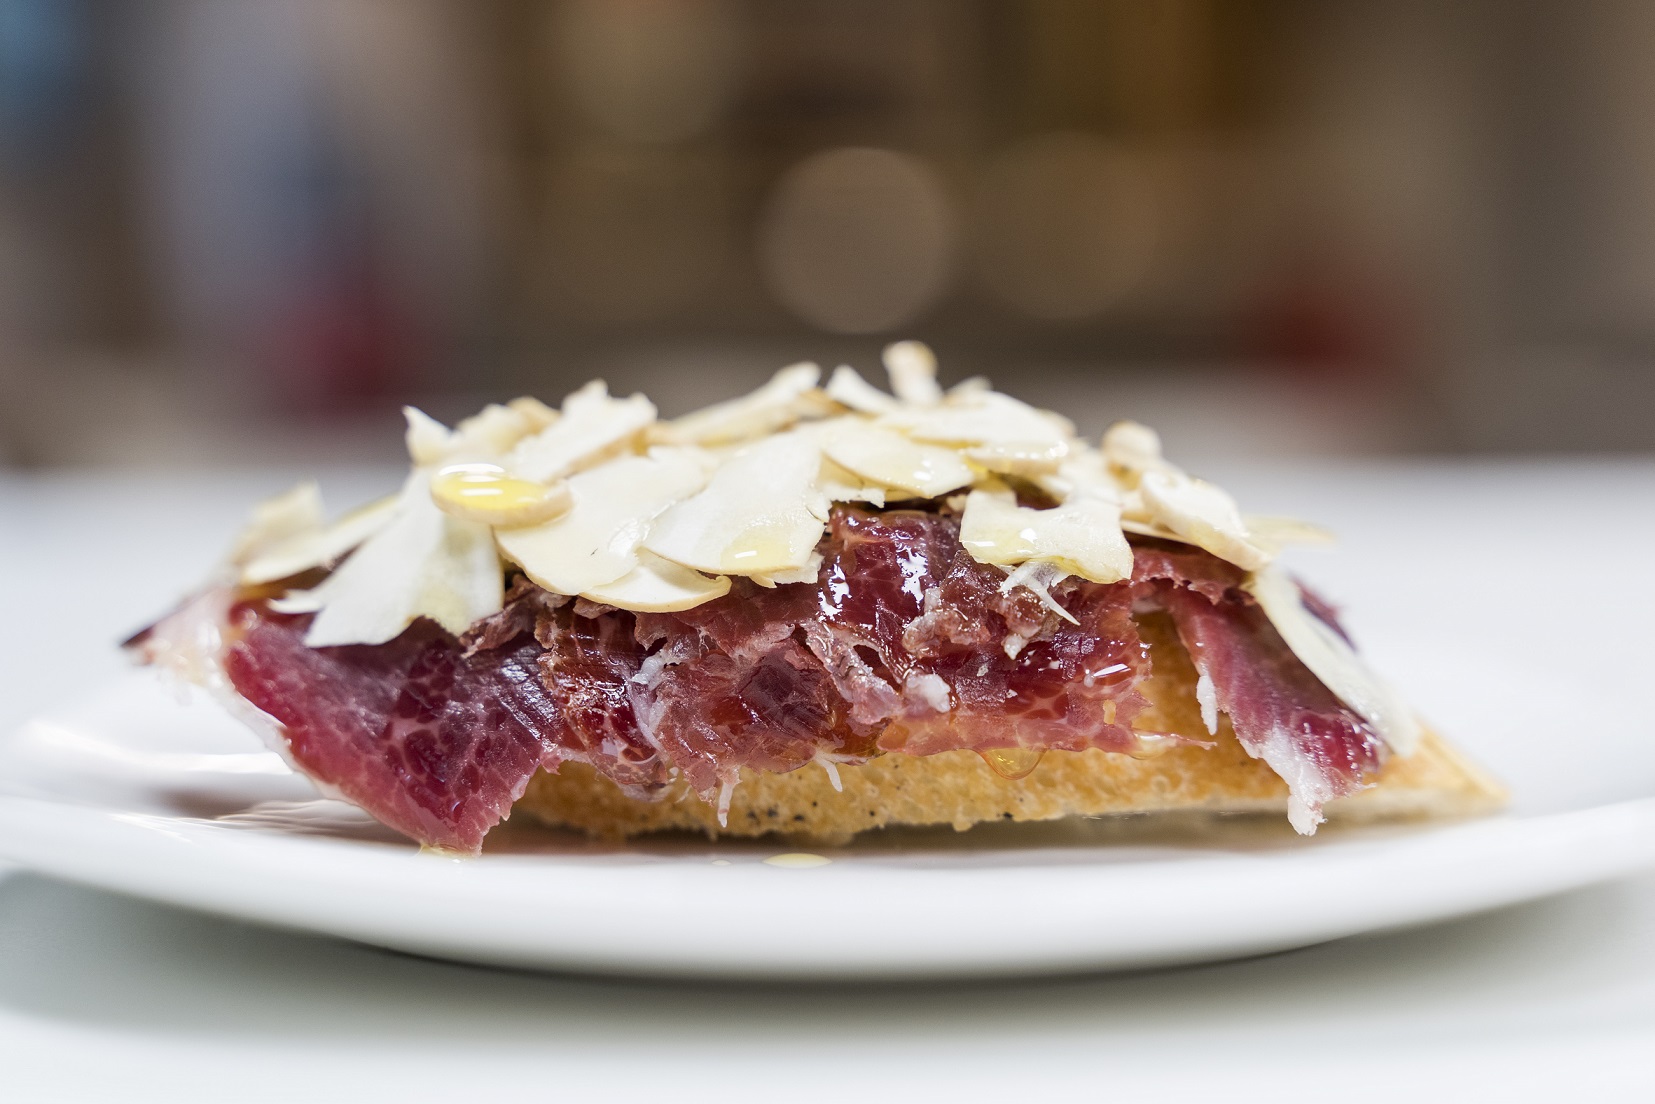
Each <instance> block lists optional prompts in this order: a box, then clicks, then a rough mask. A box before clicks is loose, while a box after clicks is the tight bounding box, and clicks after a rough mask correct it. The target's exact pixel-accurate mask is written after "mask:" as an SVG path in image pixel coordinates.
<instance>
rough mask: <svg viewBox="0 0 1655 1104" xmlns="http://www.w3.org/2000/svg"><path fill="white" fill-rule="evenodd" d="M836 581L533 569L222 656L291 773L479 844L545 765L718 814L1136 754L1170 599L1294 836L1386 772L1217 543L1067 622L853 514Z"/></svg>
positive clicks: (918, 517)
mask: <svg viewBox="0 0 1655 1104" xmlns="http://www.w3.org/2000/svg"><path fill="white" fill-rule="evenodd" d="M820 551H821V552H822V555H823V562H822V568H821V571H820V574H819V576H818V578H817V580H816V582H815V583H814V584H811V583H798V584H791V585H786V586H779V587H774V588H769V589H766V588H763V587H759V586H757V585H756V584H753V583H750V582H748V581H746V580H736V581H735V585H734V586H733V587H732V590H731V592H730V593H729V594H728V595H727V596H726V597H724V598H722V599H719V600H718V601H715V602H711V603H708V604H706V605H703V606H700V607H697V608H695V609H692V610H687V611H685V612H682V613H676V614H638V615H634V614H631V613H628V612H625V611H621V610H612V609H608V608H607V607H601V606H595V605H593V604H591V603H586V602H570V601H569V600H568V599H565V598H562V597H559V596H555V595H549V594H547V593H545V592H544V591H541V590H539V589H538V588H536V587H534V586H533V585H532V584H529V583H527V582H526V581H525V580H521V579H519V580H518V581H517V582H516V583H515V584H514V585H513V587H512V589H511V591H510V592H509V593H508V596H507V602H506V605H505V608H504V609H503V610H502V611H501V612H500V613H499V614H496V615H495V616H493V617H490V618H487V619H485V620H484V621H482V622H479V623H478V624H477V625H475V626H473V627H472V629H471V631H469V632H468V633H467V634H466V635H465V637H464V638H463V639H460V640H456V639H455V638H453V637H451V636H449V635H448V634H447V633H445V632H443V631H442V630H440V629H438V628H437V627H435V626H434V625H431V624H429V623H425V622H420V623H417V624H416V625H415V626H414V627H412V628H410V629H409V630H408V631H407V632H405V633H404V634H403V635H402V636H400V637H398V638H397V639H396V640H394V641H392V642H390V643H388V644H384V645H378V646H373V647H367V646H352V647H342V648H321V649H311V648H307V647H305V646H304V644H303V636H304V632H305V628H306V626H307V624H308V619H307V618H304V617H288V616H282V615H278V614H275V613H273V612H271V611H269V609H268V608H267V607H266V606H265V605H264V604H263V603H259V602H248V603H244V604H242V605H241V606H239V607H237V609H236V611H235V613H234V614H233V620H234V621H235V622H236V626H235V632H234V633H232V636H233V637H235V638H236V643H235V644H234V645H232V646H231V647H230V648H229V649H228V651H227V652H226V653H225V655H224V658H223V666H224V669H225V672H226V674H227V675H228V677H229V679H230V681H231V683H232V685H233V686H234V688H235V689H236V690H237V691H238V692H239V693H240V694H241V695H242V696H243V697H244V698H246V699H247V700H248V701H250V702H252V703H253V704H254V705H256V706H258V707H259V708H260V709H262V710H264V711H265V712H266V713H268V714H269V715H271V716H272V717H274V718H275V719H276V720H277V721H278V722H280V724H281V725H282V727H283V731H284V735H285V739H286V740H287V743H288V745H289V747H290V749H291V752H292V756H293V758H294V760H295V762H297V763H298V765H299V766H300V767H301V768H302V769H303V770H305V771H306V772H307V773H308V774H310V775H311V776H312V777H314V778H316V779H317V780H318V781H320V782H321V783H323V784H325V785H326V786H329V787H331V788H332V789H334V790H336V791H338V792H339V793H341V794H343V795H344V796H345V797H347V798H349V799H350V800H352V801H354V802H356V803H357V804H359V805H361V806H362V807H363V808H365V809H367V810H368V811H369V812H370V813H372V814H373V815H374V816H376V817H378V818H379V819H380V820H382V821H384V822H385V823H387V824H389V825H391V826H392V827H394V828H396V829H398V830H399V831H402V832H404V833H406V834H408V835H409V836H412V837H413V838H415V839H418V840H420V841H422V842H425V843H428V844H433V845H437V846H442V847H448V848H453V849H457V850H462V851H475V850H477V849H478V848H479V847H480V846H481V843H482V839H483V836H484V834H485V833H486V832H487V831H488V830H489V828H491V827H492V826H493V825H494V824H495V823H497V822H498V821H499V820H500V819H502V818H503V817H504V816H505V815H506V814H507V813H508V812H509V811H510V808H511V804H512V802H513V801H514V800H516V798H517V797H518V796H520V795H521V794H522V792H523V789H524V787H525V786H526V785H527V783H528V780H529V778H530V777H531V776H532V775H533V774H534V772H535V771H537V770H539V769H542V768H544V769H547V770H556V769H557V767H558V766H559V765H560V764H562V763H565V762H570V761H578V762H583V763H587V764H590V765H591V766H592V767H593V768H594V769H596V770H598V771H599V772H601V773H603V774H604V775H606V776H607V777H609V778H610V779H611V780H613V781H614V782H616V783H617V784H619V785H621V786H623V787H624V788H626V789H627V791H628V792H629V793H631V794H632V795H633V796H636V797H647V796H649V795H650V794H651V793H652V792H654V791H656V790H658V789H660V787H661V786H663V785H664V784H665V783H667V782H668V781H670V780H671V779H672V778H673V777H674V776H681V777H683V778H684V779H686V780H687V781H688V782H689V783H690V784H691V785H692V786H693V787H694V788H696V789H697V790H698V791H700V792H701V793H702V795H703V796H704V797H706V798H708V799H709V800H717V799H718V798H719V797H720V796H721V794H722V796H725V797H727V796H728V793H729V787H730V786H732V785H733V784H735V782H736V781H737V779H738V778H739V775H740V770H741V768H743V767H749V768H755V769H759V770H766V771H776V772H781V771H788V770H793V769H796V768H798V767H801V766H803V765H805V764H808V763H810V762H812V761H813V760H818V759H826V760H828V761H830V762H831V761H852V762H854V761H859V760H863V759H866V758H867V757H869V756H872V755H875V754H878V753H879V752H881V751H888V750H901V751H904V752H907V753H910V754H916V755H928V754H933V753H936V752H941V751H948V750H954V749H960V748H967V749H973V750H979V751H986V750H990V749H995V748H1008V747H1025V748H1030V749H1035V750H1049V749H1061V750H1081V749H1085V748H1101V749H1104V750H1107V751H1119V752H1134V751H1137V750H1140V749H1141V748H1142V747H1144V746H1145V744H1146V742H1153V741H1155V740H1156V739H1158V737H1156V736H1155V735H1153V734H1147V735H1146V734H1139V733H1137V732H1135V731H1134V729H1133V724H1132V723H1133V718H1134V717H1135V716H1136V715H1137V714H1138V713H1139V712H1140V711H1141V710H1142V709H1143V708H1144V706H1145V700H1144V698H1143V697H1142V695H1141V694H1140V693H1139V690H1138V684H1139V682H1140V680H1141V679H1142V678H1143V677H1144V675H1145V674H1147V672H1148V671H1149V664H1150V657H1149V655H1148V650H1147V648H1146V646H1145V645H1144V643H1143V642H1142V640H1141V639H1140V638H1139V636H1138V632H1137V629H1136V626H1135V623H1134V621H1133V611H1134V609H1135V608H1136V609H1142V608H1145V607H1146V606H1149V607H1155V608H1161V609H1165V610H1166V611H1167V612H1169V613H1170V614H1171V615H1172V616H1173V618H1174V620H1175V622H1176V623H1177V626H1178V630H1179V633H1180V636H1181V638H1182V639H1183V641H1184V642H1185V644H1186V646H1187V647H1188V648H1189V649H1190V651H1191V653H1192V654H1193V655H1194V656H1195V657H1196V662H1197V665H1198V667H1199V669H1200V670H1201V671H1202V672H1203V673H1204V674H1205V675H1206V676H1207V678H1208V679H1210V680H1211V685H1212V686H1213V687H1214V689H1215V691H1216V696H1217V701H1218V705H1219V706H1220V707H1221V708H1222V709H1224V710H1225V711H1226V712H1227V713H1228V714H1229V715H1230V717H1231V719H1232V721H1233V723H1234V726H1235V728H1236V732H1237V735H1238V737H1239V738H1240V739H1241V741H1242V743H1243V745H1244V746H1245V747H1246V748H1247V749H1248V751H1249V752H1251V753H1252V754H1254V755H1255V756H1258V757H1260V758H1263V759H1264V760H1265V761H1266V762H1268V763H1269V765H1270V766H1271V767H1272V768H1274V769H1275V770H1276V771H1277V772H1278V773H1279V774H1281V775H1282V777H1283V778H1285V779H1286V780H1287V781H1288V784H1289V786H1290V787H1291V788H1292V790H1293V794H1294V818H1295V819H1294V822H1295V824H1297V825H1299V826H1300V827H1301V830H1308V827H1309V826H1313V825H1314V822H1315V819H1316V818H1318V817H1319V815H1320V813H1319V810H1320V808H1321V805H1322V803H1323V802H1325V801H1327V800H1329V799H1330V798H1331V797H1334V796H1338V795H1340V794H1344V793H1348V792H1350V791H1351V790H1352V789H1354V788H1356V787H1357V786H1359V785H1360V784H1361V779H1362V776H1363V774H1364V773H1365V772H1367V771H1369V770H1372V769H1373V768H1374V767H1375V766H1377V765H1378V761H1379V745H1378V742H1377V741H1376V740H1375V739H1374V737H1373V734H1372V733H1371V732H1370V731H1369V730H1368V729H1367V728H1366V726H1364V725H1363V724H1362V722H1361V721H1359V720H1358V719H1356V718H1355V717H1354V716H1353V715H1352V714H1350V712H1349V711H1348V710H1346V709H1344V708H1343V707H1342V706H1341V705H1339V703H1338V702H1337V700H1335V699H1334V698H1333V697H1332V695H1331V694H1330V693H1329V692H1328V691H1327V690H1326V689H1325V688H1323V687H1322V686H1321V684H1320V683H1319V682H1317V681H1316V679H1315V678H1314V677H1313V676H1311V675H1310V673H1309V671H1308V670H1306V669H1305V668H1304V667H1303V665H1302V664H1300V663H1299V661H1298V660H1297V659H1296V658H1294V657H1293V655H1292V654H1291V652H1289V651H1288V650H1287V648H1286V646H1285V645H1284V644H1283V643H1282V642H1281V640H1280V638H1279V636H1277V634H1276V633H1275V631H1274V629H1273V628H1271V627H1270V625H1269V623H1268V622H1267V621H1266V620H1265V619H1264V617H1263V615H1262V613H1261V612H1260V611H1259V610H1258V609H1257V607H1256V606H1255V605H1254V604H1253V603H1252V600H1251V599H1250V598H1249V597H1248V596H1247V595H1246V593H1245V592H1244V591H1243V590H1241V589H1240V584H1241V582H1242V580H1243V575H1242V573H1241V572H1240V571H1239V570H1238V569H1236V568H1234V567H1233V566H1231V565H1229V564H1227V563H1224V562H1223V561H1221V560H1218V559H1216V558H1214V557H1212V556H1210V555H1208V554H1207V553H1205V552H1202V551H1200V550H1198V549H1193V548H1188V547H1186V546H1182V545H1175V544H1168V543H1163V542H1158V541H1143V542H1140V543H1139V545H1138V547H1137V552H1136V569H1135V572H1134V575H1133V578H1132V579H1131V580H1129V581H1126V582H1122V583H1118V584H1113V585H1108V586H1103V585H1098V584H1093V583H1086V582H1082V581H1079V580H1067V581H1065V582H1062V583H1059V584H1057V585H1055V586H1053V587H1052V588H1051V597H1052V600H1053V602H1055V603H1056V604H1057V605H1060V606H1061V607H1062V610H1063V611H1064V613H1065V614H1067V617H1065V616H1060V615H1059V613H1058V612H1057V611H1056V610H1054V609H1053V608H1051V607H1050V606H1049V605H1047V604H1046V603H1045V602H1043V601H1042V600H1041V598H1040V597H1039V596H1038V595H1036V594H1034V593H1033V592H1031V591H1029V590H1026V589H1023V588H1013V589H1009V590H1008V589H1006V588H1005V582H1006V576H1005V574H1004V573H1003V572H1001V571H999V570H997V569H994V568H991V567H986V566H984V565H982V564H979V563H977V562H976V561H975V560H973V559H972V558H971V557H970V556H969V555H967V554H966V553H965V552H964V550H963V549H962V548H961V546H960V543H959V525H958V521H957V519H956V518H954V517H951V516H949V515H947V514H944V513H935V512H924V511H917V510H912V511H904V510H892V511H884V512H871V511H864V510H856V509H849V508H841V509H839V510H836V511H835V514H834V516H833V519H832V521H831V524H830V526H829V531H828V534H827V536H826V537H825V538H824V541H823V544H822V547H821V549H820Z"/></svg>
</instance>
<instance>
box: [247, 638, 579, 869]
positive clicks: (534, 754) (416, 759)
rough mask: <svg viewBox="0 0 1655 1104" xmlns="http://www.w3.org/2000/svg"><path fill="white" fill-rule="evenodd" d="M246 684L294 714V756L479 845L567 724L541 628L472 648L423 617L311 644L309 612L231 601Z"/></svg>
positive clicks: (389, 814)
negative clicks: (551, 683) (395, 629)
mask: <svg viewBox="0 0 1655 1104" xmlns="http://www.w3.org/2000/svg"><path fill="white" fill-rule="evenodd" d="M231 616H232V620H233V621H237V622H240V625H241V627H242V629H243V631H242V636H241V639H240V641H239V642H237V643H236V644H235V645H234V646H233V647H231V648H230V649H229V651H228V652H227V653H226V654H225V656H224V660H223V663H224V670H225V674H226V675H227V676H228V677H229V679H230V681H231V683H232V685H234V687H235V688H236V691H237V692H238V693H240V694H241V696H242V697H244V698H246V699H247V700H248V701H249V702H251V703H252V704H253V705H255V706H257V707H258V708H260V709H262V710H264V712H266V713H268V714H270V715H271V716H272V717H274V718H275V719H276V720H277V721H279V722H280V723H281V725H282V727H283V734H284V737H285V739H286V741H287V746H288V750H289V752H290V754H291V755H292V757H293V760H294V762H295V763H297V764H298V766H299V767H300V768H301V769H303V770H304V772H305V773H306V774H308V775H309V776H310V777H312V778H314V779H316V780H317V781H319V782H321V783H323V784H324V785H326V786H327V787H329V788H331V789H333V790H336V791H338V792H339V793H340V794H342V795H343V796H344V797H346V798H348V799H349V800H350V801H352V802H355V803H356V804H358V805H360V806H361V807H362V808H364V809H366V810H367V811H368V812H370V813H372V814H373V815H374V816H375V817H376V818H377V819H379V820H380V821H383V822H384V823H385V824H388V825H390V826H391V827H392V828H395V829H396V830H397V831H399V832H402V833H404V834H405V835H408V836H411V837H412V838H414V839H416V840H419V841H420V842H422V843H426V844H430V845H432V846H436V847H447V848H452V849H454V850H458V851H469V852H475V851H476V850H477V849H478V848H479V847H481V846H482V842H483V836H484V835H485V834H486V833H487V832H488V830H489V829H490V828H492V827H494V826H495V825H496V824H498V823H499V822H500V821H501V819H502V818H504V817H505V815H506V814H507V813H508V812H509V811H510V810H511V803H512V802H513V801H515V800H517V798H518V797H520V796H522V793H523V790H524V788H525V787H526V786H527V785H528V782H529V778H530V777H531V776H532V775H533V774H534V772H535V771H536V770H537V769H539V767H540V766H541V765H542V764H543V763H548V764H555V763H556V761H557V756H556V754H555V753H554V745H553V742H552V741H551V740H550V739H549V738H548V734H550V733H559V732H562V731H564V730H565V729H566V726H565V724H564V721H563V716H562V711H561V710H560V709H559V707H558V703H557V701H556V700H555V699H554V698H553V696H552V694H551V693H550V692H549V691H548V689H547V687H546V685H545V683H544V682H542V681H541V678H540V669H539V664H538V659H539V654H540V647H539V645H538V644H536V643H535V642H534V641H533V640H532V639H528V640H520V641H519V642H518V643H517V644H516V645H515V646H513V647H510V648H502V649H499V650H497V651H494V652H491V653H489V654H488V655H487V656H486V657H484V658H478V657H466V656H465V655H464V653H463V651H462V649H461V648H460V646H459V644H458V642H457V641H455V640H454V638H453V637H451V636H449V635H448V634H447V633H444V632H443V631H442V630H441V629H439V628H437V627H436V626H434V625H431V624H428V623H423V622H422V623H420V624H416V625H414V626H413V627H411V628H410V629H409V630H408V631H407V632H405V633H403V634H402V635H401V636H399V637H397V638H396V639H395V640H393V641H391V642H390V643H388V644H381V645H375V646H366V645H355V646H351V647H343V648H307V647H306V646H305V644H304V633H305V628H306V627H307V626H308V624H309V620H310V619H309V618H308V617H303V618H294V617H282V616H279V615H276V614H272V613H270V612H269V611H268V610H267V609H265V608H263V607H262V606H243V607H241V608H240V609H239V610H237V611H234V612H233V613H232V615H231Z"/></svg>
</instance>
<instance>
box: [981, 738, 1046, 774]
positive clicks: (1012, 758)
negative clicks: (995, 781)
mask: <svg viewBox="0 0 1655 1104" xmlns="http://www.w3.org/2000/svg"><path fill="white" fill-rule="evenodd" d="M977 754H978V755H981V756H982V757H983V762H985V763H987V764H988V769H989V770H991V771H993V772H994V773H995V774H997V775H999V776H1000V777H1001V778H1007V779H1010V780H1011V781H1013V782H1015V781H1017V780H1018V779H1019V778H1027V777H1028V776H1029V775H1031V774H1033V773H1034V768H1035V767H1038V766H1039V765H1040V758H1041V756H1043V755H1045V754H1046V752H1045V751H1044V750H1043V749H1041V748H1025V747H1015V748H989V749H988V750H987V751H979V752H978V753H977Z"/></svg>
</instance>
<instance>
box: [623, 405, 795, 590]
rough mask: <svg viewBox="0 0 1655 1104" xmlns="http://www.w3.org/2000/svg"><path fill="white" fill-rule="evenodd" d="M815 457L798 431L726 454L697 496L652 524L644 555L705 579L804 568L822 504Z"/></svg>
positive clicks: (772, 574)
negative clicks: (703, 575) (703, 574)
mask: <svg viewBox="0 0 1655 1104" xmlns="http://www.w3.org/2000/svg"><path fill="white" fill-rule="evenodd" d="M821 468H822V452H821V447H820V445H819V444H818V442H817V439H816V436H815V435H814V434H813V433H810V432H808V431H805V430H791V431H789V432H787V433H781V434H777V435H776V436H774V437H766V438H764V439H762V440H760V441H756V442H754V443H753V444H751V445H748V446H746V447H745V448H743V449H741V450H739V451H738V452H736V453H734V454H733V455H732V456H730V457H729V458H728V459H726V460H725V461H724V462H723V463H722V464H721V465H720V466H719V468H718V470H717V471H715V472H714V473H713V476H712V478H711V480H709V481H708V484H707V486H706V488H705V489H703V490H702V491H700V492H699V493H697V494H695V495H693V496H692V497H690V498H688V499H686V500H685V501H683V502H680V503H678V504H677V505H676V506H673V507H672V508H671V509H669V510H668V511H667V512H666V513H664V514H662V515H661V517H660V518H659V519H657V520H656V522H655V525H654V527H653V528H652V530H651V531H650V534H649V537H648V539H647V540H645V541H644V547H645V548H647V549H649V550H650V551H651V552H654V553H655V554H656V555H658V556H662V557H664V558H665V559H669V560H672V561H673V562H674V563H679V564H683V565H684V566H685V567H689V568H694V569H695V570H697V571H704V572H706V573H707V574H709V575H769V576H774V575H776V574H779V573H781V572H785V571H793V570H797V569H799V568H802V567H804V566H805V565H806V564H807V563H809V562H810V555H811V553H812V552H814V551H815V549H816V542H817V541H818V540H820V539H821V537H822V530H823V518H824V517H825V516H826V512H827V511H826V498H825V496H824V495H823V494H822V493H821V491H820V490H819V489H818V488H817V485H816V481H817V477H818V475H819V473H820V471H821Z"/></svg>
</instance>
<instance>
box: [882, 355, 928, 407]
mask: <svg viewBox="0 0 1655 1104" xmlns="http://www.w3.org/2000/svg"><path fill="white" fill-rule="evenodd" d="M880 359H881V360H882V361H884V363H885V371H886V372H887V373H888V374H889V375H890V377H891V390H892V391H893V392H895V393H896V397H897V398H899V399H901V400H902V401H903V402H905V403H913V404H914V405H916V406H935V405H936V404H937V403H940V402H941V401H942V388H941V387H939V386H938V385H937V356H936V354H935V353H933V352H932V351H931V347H930V346H929V345H927V344H925V343H924V342H923V341H898V342H895V343H894V344H891V345H887V346H885V351H884V352H883V353H882V354H881V355H880Z"/></svg>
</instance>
